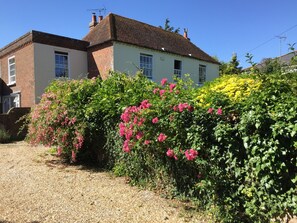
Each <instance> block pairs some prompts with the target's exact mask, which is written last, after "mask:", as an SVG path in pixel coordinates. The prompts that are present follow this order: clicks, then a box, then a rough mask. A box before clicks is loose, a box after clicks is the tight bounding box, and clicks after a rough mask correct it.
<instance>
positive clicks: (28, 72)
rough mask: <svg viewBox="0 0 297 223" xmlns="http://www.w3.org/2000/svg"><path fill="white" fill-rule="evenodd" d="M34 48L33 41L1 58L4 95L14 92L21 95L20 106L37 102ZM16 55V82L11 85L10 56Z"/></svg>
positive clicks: (28, 105) (27, 105)
mask: <svg viewBox="0 0 297 223" xmlns="http://www.w3.org/2000/svg"><path fill="white" fill-rule="evenodd" d="M33 54H34V48H33V45H32V44H31V43H29V44H26V45H25V46H23V47H21V48H19V49H17V50H16V51H12V52H10V53H9V54H6V55H5V56H3V57H1V58H0V63H1V78H2V80H3V82H2V92H1V94H2V96H5V95H10V94H12V93H15V94H19V95H20V106H21V107H31V106H33V105H34V103H35V94H34V89H35V84H34V83H35V79H34V55H33ZM13 56H14V57H15V69H16V82H15V84H12V85H10V84H9V81H8V58H10V57H13Z"/></svg>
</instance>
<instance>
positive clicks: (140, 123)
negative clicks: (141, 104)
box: [137, 118, 145, 127]
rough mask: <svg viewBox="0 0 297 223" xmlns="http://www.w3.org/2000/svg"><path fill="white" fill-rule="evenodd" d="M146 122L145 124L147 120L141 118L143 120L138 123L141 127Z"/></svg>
mask: <svg viewBox="0 0 297 223" xmlns="http://www.w3.org/2000/svg"><path fill="white" fill-rule="evenodd" d="M144 122H145V119H144V118H141V119H140V120H139V122H138V124H137V125H138V126H139V127H140V126H142V125H143V123H144Z"/></svg>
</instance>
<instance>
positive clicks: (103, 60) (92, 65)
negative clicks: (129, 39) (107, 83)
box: [88, 44, 114, 79]
mask: <svg viewBox="0 0 297 223" xmlns="http://www.w3.org/2000/svg"><path fill="white" fill-rule="evenodd" d="M113 49H114V48H113V46H112V44H102V45H98V46H94V47H92V48H89V49H88V71H89V78H92V77H97V76H101V77H102V78H103V79H106V78H107V77H108V74H109V71H112V70H114V58H113V54H114V53H113Z"/></svg>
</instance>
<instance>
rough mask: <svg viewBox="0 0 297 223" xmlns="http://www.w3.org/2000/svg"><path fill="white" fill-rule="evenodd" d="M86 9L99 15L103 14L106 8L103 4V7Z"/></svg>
mask: <svg viewBox="0 0 297 223" xmlns="http://www.w3.org/2000/svg"><path fill="white" fill-rule="evenodd" d="M87 11H91V12H98V14H99V16H100V15H101V16H103V15H105V14H106V8H105V6H104V7H103V8H98V9H88V10H87Z"/></svg>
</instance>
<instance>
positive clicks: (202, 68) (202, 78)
mask: <svg viewBox="0 0 297 223" xmlns="http://www.w3.org/2000/svg"><path fill="white" fill-rule="evenodd" d="M205 81H206V66H205V65H199V79H198V84H203V83H204V82H205Z"/></svg>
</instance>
